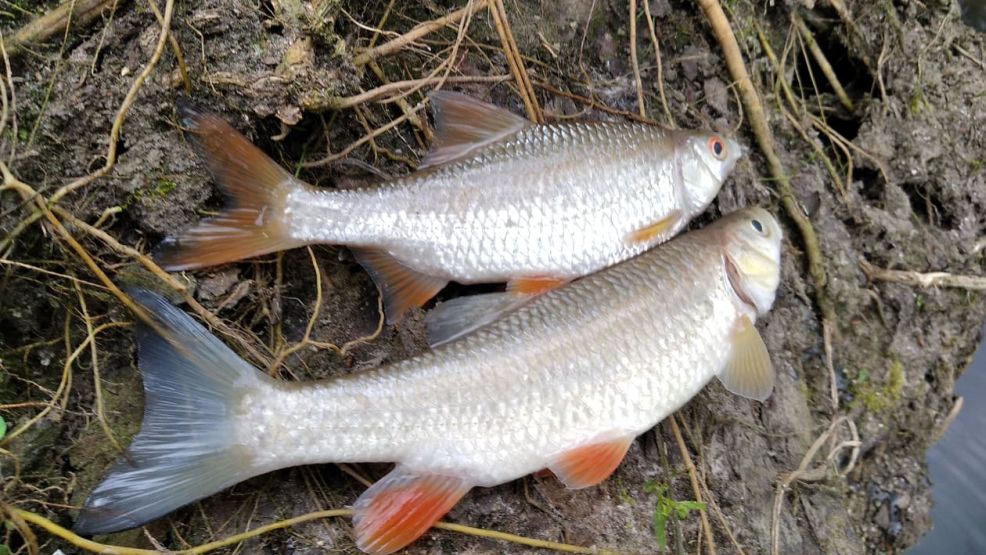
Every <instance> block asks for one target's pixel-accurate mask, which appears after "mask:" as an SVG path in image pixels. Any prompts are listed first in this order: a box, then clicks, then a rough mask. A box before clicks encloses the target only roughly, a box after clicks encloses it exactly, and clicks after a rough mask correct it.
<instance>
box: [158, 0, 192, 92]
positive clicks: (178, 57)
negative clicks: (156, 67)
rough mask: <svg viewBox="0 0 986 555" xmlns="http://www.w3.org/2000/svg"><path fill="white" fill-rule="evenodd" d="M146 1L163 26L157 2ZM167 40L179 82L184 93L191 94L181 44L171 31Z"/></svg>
mask: <svg viewBox="0 0 986 555" xmlns="http://www.w3.org/2000/svg"><path fill="white" fill-rule="evenodd" d="M147 3H148V4H150V6H151V11H153V12H154V17H156V18H157V22H158V24H159V25H161V28H164V15H163V14H162V13H161V10H159V9H158V7H157V2H155V1H154V0H147ZM168 42H169V43H170V44H171V51H172V52H174V54H175V61H176V62H177V63H178V72H179V73H181V82H182V84H183V85H184V86H185V94H192V81H191V79H189V78H188V68H186V67H185V55H184V54H182V52H181V45H180V44H178V39H176V38H175V35H174V34H173V33H168Z"/></svg>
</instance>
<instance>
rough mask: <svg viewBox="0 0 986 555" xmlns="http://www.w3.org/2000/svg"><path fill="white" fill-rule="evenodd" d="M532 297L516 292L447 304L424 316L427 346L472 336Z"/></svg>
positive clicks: (477, 297)
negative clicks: (469, 334) (472, 333)
mask: <svg viewBox="0 0 986 555" xmlns="http://www.w3.org/2000/svg"><path fill="white" fill-rule="evenodd" d="M531 298H532V296H531V295H518V294H515V293H485V294H482V295H470V296H468V297H458V298H456V299H452V300H451V301H445V302H443V303H441V304H439V305H438V306H436V307H435V308H433V309H432V310H431V311H429V312H428V314H427V315H426V316H425V326H426V327H427V328H428V344H429V345H430V346H432V347H437V346H439V345H441V344H442V343H448V342H449V341H452V340H453V339H457V338H459V337H462V336H463V335H466V334H468V333H471V332H472V331H474V330H477V329H479V328H481V327H483V326H485V325H487V324H489V323H490V322H493V321H494V320H496V319H498V318H499V317H500V316H502V315H504V314H506V313H507V312H510V311H511V310H514V309H515V308H517V307H519V306H521V305H522V304H524V303H526V302H527V301H529V300H530V299H531Z"/></svg>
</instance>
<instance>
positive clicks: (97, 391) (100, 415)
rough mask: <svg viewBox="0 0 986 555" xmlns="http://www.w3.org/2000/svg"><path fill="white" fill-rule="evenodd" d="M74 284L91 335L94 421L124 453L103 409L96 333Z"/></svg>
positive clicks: (79, 288)
mask: <svg viewBox="0 0 986 555" xmlns="http://www.w3.org/2000/svg"><path fill="white" fill-rule="evenodd" d="M72 284H73V285H74V286H75V293H76V295H77V296H78V298H79V308H80V309H81V310H82V321H83V323H85V326H86V334H87V336H88V337H92V341H90V342H89V357H90V360H91V361H92V381H93V393H94V397H95V410H96V421H97V422H99V427H100V428H102V429H103V433H104V434H106V437H107V439H109V440H110V443H112V444H113V447H114V448H116V451H117V452H118V453H120V454H123V453H126V449H124V448H123V446H122V445H120V442H119V441H117V439H116V435H115V434H113V430H111V429H110V425H109V422H107V420H106V411H105V410H104V404H103V382H102V378H101V377H100V373H99V348H98V345H97V344H96V333H95V331H93V325H92V319H91V318H90V317H89V307H88V306H87V305H86V296H85V294H83V292H82V287H80V286H79V282H77V281H75V282H72Z"/></svg>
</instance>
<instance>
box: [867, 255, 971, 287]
mask: <svg viewBox="0 0 986 555" xmlns="http://www.w3.org/2000/svg"><path fill="white" fill-rule="evenodd" d="M859 266H860V268H862V269H863V272H864V273H865V274H866V277H867V278H869V279H870V280H871V281H872V280H876V281H889V282H893V283H903V284H904V285H912V286H914V287H954V288H956V289H972V290H973V291H986V277H984V276H964V275H957V274H949V273H947V272H929V273H926V274H925V273H921V272H913V271H908V270H890V269H887V268H879V267H877V266H874V265H872V264H870V263H869V262H867V261H866V260H865V259H863V258H860V259H859Z"/></svg>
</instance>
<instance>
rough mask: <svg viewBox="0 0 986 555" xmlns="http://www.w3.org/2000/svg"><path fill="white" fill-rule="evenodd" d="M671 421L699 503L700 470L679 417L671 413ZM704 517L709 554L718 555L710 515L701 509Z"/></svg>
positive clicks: (703, 525)
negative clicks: (697, 468) (687, 442)
mask: <svg viewBox="0 0 986 555" xmlns="http://www.w3.org/2000/svg"><path fill="white" fill-rule="evenodd" d="M668 421H669V422H671V432H672V433H673V434H674V440H675V442H676V443H677V444H678V451H679V452H680V453H681V459H682V460H683V461H685V468H687V469H688V479H689V481H690V482H691V484H692V493H693V494H694V495H695V501H698V502H699V503H701V502H702V488H701V487H700V486H699V481H698V470H696V469H695V463H694V462H692V456H691V453H689V452H688V446H687V445H685V439H684V438H683V437H681V429H680V428H679V427H678V419H677V417H676V416H675V415H673V414H672V415H671V417H670V418H668ZM699 515H701V519H702V532H703V534H704V535H705V542H706V545H707V546H708V548H707V549H708V552H709V555H716V543H715V540H713V539H712V525H711V524H709V515H708V513H707V512H706V511H699Z"/></svg>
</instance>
